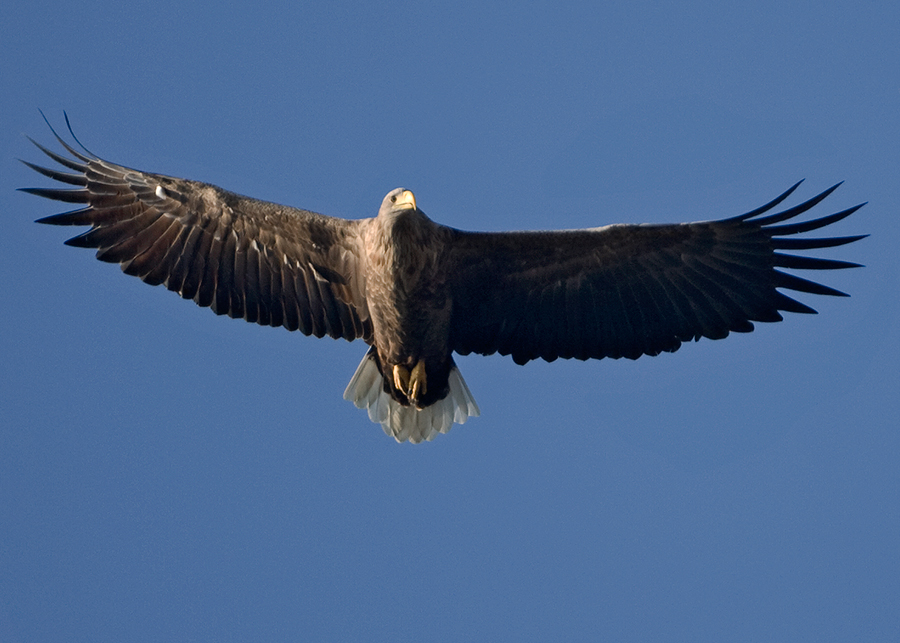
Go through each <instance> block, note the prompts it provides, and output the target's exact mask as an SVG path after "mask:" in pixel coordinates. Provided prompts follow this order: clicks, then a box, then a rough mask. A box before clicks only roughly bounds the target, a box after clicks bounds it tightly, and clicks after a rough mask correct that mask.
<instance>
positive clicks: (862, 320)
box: [0, 0, 900, 641]
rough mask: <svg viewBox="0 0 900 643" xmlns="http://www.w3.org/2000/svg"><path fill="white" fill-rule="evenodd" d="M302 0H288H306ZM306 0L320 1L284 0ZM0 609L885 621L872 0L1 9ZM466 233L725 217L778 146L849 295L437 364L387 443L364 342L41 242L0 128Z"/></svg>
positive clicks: (253, 629)
mask: <svg viewBox="0 0 900 643" xmlns="http://www.w3.org/2000/svg"><path fill="white" fill-rule="evenodd" d="M304 5H309V6H304ZM313 5H315V6H313ZM0 52H2V60H3V65H0V125H2V127H0V212H2V214H3V220H4V225H5V230H4V234H3V236H2V240H0V274H2V276H3V288H4V293H5V297H4V304H3V306H4V308H3V310H4V311H5V314H3V315H2V316H0V342H2V355H3V366H2V368H0V569H2V572H0V640H3V641H59V640H71V641H82V640H83V641H123V640H127V641H159V640H172V641H182V640H184V641H186V640H193V641H231V640H234V641H244V640H269V641H295V640H308V641H348V640H366V641H479V640H495V641H502V640H515V641H520V640H566V641H597V640H615V641H646V640H656V641H666V640H673V641H674V640H679V641H681V640H692V641H723V640H730V641H739V640H747V641H760V640H766V641H788V640H790V641H794V640H798V639H799V640H817V641H848V640H867V641H890V640H897V639H898V638H900V610H898V605H900V580H898V579H900V553H898V552H900V548H898V546H897V545H898V542H900V475H898V471H900V468H898V456H900V431H898V429H900V422H898V419H897V418H898V416H900V375H898V369H897V363H898V360H900V332H898V330H897V329H898V327H900V299H898V297H897V292H898V290H900V270H898V262H897V254H896V248H897V247H898V244H900V226H898V223H897V222H898V208H900V181H898V168H900V67H898V64H897V61H898V60H900V8H898V6H897V5H896V3H888V2H864V3H855V5H853V6H851V5H850V4H849V3H837V2H825V3H807V2H795V1H788V2H784V1H780V2H760V3H720V2H685V3H662V2H628V3H624V2H623V3H578V2H556V3H548V2H544V3H539V2H536V3H526V4H522V3H512V2H502V3H452V4H446V5H444V4H442V3H434V2H431V3H421V4H418V3H392V4H390V5H379V4H377V3H363V2H330V3H264V4H261V5H257V6H254V7H253V8H249V7H243V6H238V5H236V6H233V7H229V8H227V9H226V8H224V7H223V5H221V4H220V3H209V2H195V3H167V2H152V3H150V2H133V3H125V4H123V3H109V2H94V3H89V4H87V5H83V4H82V5H79V4H73V3H59V2H41V1H39V0H38V1H35V0H29V2H21V1H19V0H10V1H7V2H5V3H3V6H2V8H0ZM39 109H42V110H44V112H45V113H46V114H47V116H48V118H49V119H50V120H51V122H52V123H54V125H56V126H58V127H60V128H62V127H64V125H63V120H62V111H63V110H66V111H67V112H68V114H69V116H70V118H71V120H72V124H73V127H74V129H75V132H76V133H77V134H78V136H79V138H80V139H81V140H82V142H84V143H85V145H87V146H88V148H90V149H91V150H93V151H94V152H96V153H97V154H99V155H101V156H103V157H105V158H108V159H110V160H112V161H116V162H120V163H123V164H126V165H130V166H133V167H138V168H141V169H146V170H150V171H157V172H162V173H166V174H172V175H176V176H184V177H188V178H194V179H200V180H204V181H208V182H211V183H215V184H217V185H221V186H224V187H226V188H228V189H231V190H233V191H236V192H241V193H244V194H248V195H251V196H254V197H257V198H262V199H267V200H272V201H277V202H282V203H287V204H291V205H296V206H300V207H304V208H308V209H311V210H315V211H318V212H323V213H326V214H331V215H336V216H344V217H350V218H354V217H363V216H372V215H374V214H375V212H376V211H377V208H378V205H379V204H380V202H381V199H382V197H383V196H384V194H386V193H387V192H388V191H389V190H390V189H392V188H394V187H397V186H399V185H403V186H405V187H408V188H410V189H413V190H414V191H415V192H416V196H417V199H418V202H419V206H420V207H421V208H422V209H423V210H424V211H425V212H427V213H428V214H429V215H430V216H431V217H432V218H434V219H435V220H437V221H440V222H442V223H445V224H447V225H452V226H454V227H458V228H465V229H490V230H504V229H519V228H573V227H586V226H595V225H602V224H605V223H613V222H634V223H637V222H671V221H688V220H699V219H709V218H718V217H724V216H728V215H734V214H739V213H742V212H745V211H747V210H749V209H752V208H754V207H756V206H758V205H761V204H762V203H764V202H766V201H768V200H770V199H771V198H773V197H774V196H775V195H777V194H779V193H780V192H782V191H783V190H784V189H786V188H787V187H788V186H790V185H791V184H793V183H794V182H795V181H796V180H798V179H801V178H805V179H806V182H805V183H804V184H803V186H801V188H800V190H799V192H798V194H797V197H796V198H795V199H794V200H792V201H791V202H792V203H795V202H798V201H799V200H801V199H804V198H806V197H809V196H811V195H812V194H814V193H816V192H817V191H820V190H822V189H824V188H826V187H828V186H830V185H831V184H833V183H835V182H837V181H840V180H845V181H846V183H845V184H844V186H842V187H841V188H840V189H839V190H838V191H837V192H836V193H835V194H834V195H833V196H831V197H830V198H829V199H828V200H827V201H826V202H825V203H824V204H823V205H822V206H819V208H818V209H817V210H818V212H819V213H821V214H827V213H830V212H834V211H837V210H838V209H843V208H846V207H849V206H852V205H855V204H856V203H859V202H862V201H869V205H867V206H866V207H865V208H863V209H862V210H861V211H860V212H859V213H857V214H856V215H854V216H853V217H851V218H850V219H848V220H846V221H844V222H841V223H840V224H838V225H836V226H835V227H834V233H836V234H859V233H869V234H871V237H870V238H868V239H866V240H864V241H861V242H859V243H856V244H853V245H851V246H848V247H845V248H841V249H835V250H833V251H825V252H824V253H823V256H829V257H834V258H841V259H847V260H852V261H858V262H860V263H863V264H866V266H867V267H866V268H864V269H861V270H853V271H844V272H843V273H841V274H829V275H824V276H823V279H824V280H825V282H826V283H828V284H829V285H832V286H834V287H837V288H839V289H841V290H845V291H847V292H849V293H851V294H852V297H851V298H850V299H825V298H822V297H814V296H802V297H801V299H802V300H803V301H804V302H806V303H808V304H810V305H812V306H813V307H815V308H817V309H818V310H819V312H820V314H819V315H817V316H800V315H791V316H789V317H788V318H787V319H786V321H785V322H784V323H780V324H771V325H760V326H759V327H758V329H757V331H756V332H754V333H752V334H750V335H746V336H734V337H730V338H728V339H727V340H724V341H716V342H713V341H706V340H704V341H701V342H699V343H696V344H691V345H687V346H684V347H682V349H681V350H680V351H679V352H678V353H676V354H674V355H663V356H660V357H657V358H642V359H640V360H637V361H634V362H630V361H627V360H620V361H612V360H604V361H600V362H590V363H582V362H565V361H557V362H555V363H553V364H545V363H531V364H529V365H528V366H526V367H518V366H515V365H514V364H513V363H512V361H511V360H508V359H503V358H500V357H498V356H493V357H488V358H485V357H476V356H471V357H466V358H459V359H458V363H459V365H460V368H461V370H462V372H463V374H464V376H465V378H466V380H467V382H468V383H469V385H470V387H471V389H472V392H473V394H474V395H475V398H476V399H477V400H478V402H479V404H480V406H481V410H482V417H480V418H476V419H474V420H472V421H470V422H469V423H468V424H466V425H465V426H456V427H454V429H453V430H452V431H451V432H450V433H449V435H447V436H441V437H439V438H438V439H437V440H435V441H434V442H433V443H430V444H426V445H420V446H411V445H408V444H406V445H398V444H396V443H394V442H393V441H392V440H391V439H389V438H387V437H386V436H384V434H383V433H382V432H381V430H380V428H379V427H378V426H376V425H373V424H372V423H370V422H369V421H368V419H367V418H366V416H365V414H364V413H363V412H362V411H359V410H357V409H355V408H354V407H353V406H352V405H351V404H349V403H347V402H345V401H344V400H342V399H341V393H342V392H343V389H344V386H345V385H346V383H347V381H348V380H349V378H350V376H351V375H352V374H353V370H354V368H355V367H356V365H357V363H358V362H359V360H360V359H361V357H362V355H363V353H364V352H365V347H364V345H362V344H354V345H350V344H346V343H345V342H343V341H340V342H335V341H332V340H316V339H313V338H308V337H304V336H302V335H299V334H296V333H295V334H291V333H288V332H286V331H284V330H280V329H270V328H260V327H258V326H255V325H249V324H246V323H243V322H238V321H233V320H229V319H225V318H219V317H216V316H215V315H213V314H212V313H210V312H209V311H208V310H204V309H199V308H197V307H195V306H193V305H192V304H190V303H188V302H184V301H182V300H181V299H180V298H178V297H176V296H174V295H173V294H171V293H169V292H167V291H164V290H163V289H161V288H150V287H147V286H145V285H144V284H141V283H140V282H139V281H138V280H136V279H133V278H131V277H126V276H124V275H122V274H121V273H120V271H119V270H118V269H117V268H116V267H114V266H110V265H107V264H101V263H100V262H97V261H95V260H94V259H93V256H92V253H91V252H89V251H85V250H78V249H73V248H68V247H65V246H63V245H62V241H63V240H64V239H66V238H68V237H69V236H71V235H70V234H69V233H70V232H72V231H71V230H67V229H55V228H48V227H43V226H38V225H35V224H34V223H33V220H34V219H36V218H39V217H42V216H46V215H48V214H53V213H56V212H59V211H62V209H64V208H62V209H61V208H59V207H57V205H55V204H53V203H50V202H48V201H43V200H40V199H36V198H34V197H32V196H29V195H27V194H23V193H20V192H15V191H14V188H16V187H24V186H35V185H47V184H48V183H49V182H48V181H46V180H44V179H42V178H41V177H39V176H37V175H35V174H34V173H32V172H31V171H30V170H28V169H27V168H26V167H24V166H22V165H21V164H19V163H17V162H16V161H15V160H14V159H16V158H24V159H27V160H32V161H38V160H41V159H40V156H39V152H37V150H35V149H34V148H32V147H31V145H30V144H29V143H28V142H27V140H26V139H25V138H24V137H23V136H22V135H23V134H28V135H30V136H32V137H34V138H36V139H37V140H38V141H40V142H43V143H44V144H52V143H53V141H52V138H51V135H50V133H49V131H48V130H47V128H46V126H45V125H44V123H43V121H42V120H41V117H40V114H39V113H38V110H39Z"/></svg>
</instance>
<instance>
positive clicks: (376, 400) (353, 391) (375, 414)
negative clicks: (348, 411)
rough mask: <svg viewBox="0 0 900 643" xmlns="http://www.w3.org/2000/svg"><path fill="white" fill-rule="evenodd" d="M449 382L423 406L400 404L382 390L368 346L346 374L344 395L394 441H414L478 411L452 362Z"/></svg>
mask: <svg viewBox="0 0 900 643" xmlns="http://www.w3.org/2000/svg"><path fill="white" fill-rule="evenodd" d="M449 382H450V392H449V393H448V394H447V397H445V398H444V399H442V400H439V401H437V402H435V403H434V404H432V405H431V406H428V407H426V408H424V409H417V408H415V407H414V406H403V405H401V404H400V403H398V402H397V401H396V400H394V399H393V398H391V396H390V395H388V394H387V393H386V392H385V391H384V386H383V377H382V375H381V371H380V370H379V369H378V363H377V361H376V358H375V355H374V351H373V350H372V349H370V350H369V352H368V353H366V356H365V357H363V359H362V361H361V362H360V363H359V366H358V367H357V369H356V372H355V373H354V374H353V377H352V378H350V383H349V384H348V385H347V389H346V390H345V391H344V399H345V400H349V401H351V402H353V404H354V405H355V406H356V408H358V409H366V410H367V411H368V412H369V419H370V420H372V422H375V423H376V424H380V425H381V428H382V429H384V432H385V433H386V434H387V435H389V436H391V437H393V438H394V439H395V440H397V442H406V441H409V442H412V443H413V444H418V443H419V442H422V441H423V440H428V441H430V440H433V439H434V438H435V436H436V435H437V434H439V433H446V432H447V431H449V430H450V427H452V426H453V423H454V422H455V423H457V424H465V423H466V420H468V419H469V418H470V417H477V416H478V415H480V414H481V411H480V410H479V409H478V404H476V403H475V398H473V397H472V392H471V391H469V387H468V386H467V385H466V382H465V380H464V379H463V378H462V375H460V373H459V369H458V368H457V367H456V365H455V364H454V365H453V367H452V369H451V370H450V378H449Z"/></svg>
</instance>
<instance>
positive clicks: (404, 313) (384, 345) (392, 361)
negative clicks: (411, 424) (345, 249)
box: [365, 188, 454, 409]
mask: <svg viewBox="0 0 900 643" xmlns="http://www.w3.org/2000/svg"><path fill="white" fill-rule="evenodd" d="M403 195H406V196H405V197H404V198H405V200H404V201H403V202H402V203H401V204H400V206H399V207H398V203H397V198H398V197H402V196H403ZM392 199H393V201H392ZM451 235H452V230H451V229H450V228H446V227H444V226H441V225H439V224H437V223H435V222H434V221H432V220H431V219H429V218H428V217H427V216H426V215H425V214H424V213H423V212H422V211H421V210H419V209H418V208H417V207H416V205H415V198H414V197H413V196H412V193H411V192H409V191H408V190H404V189H403V188H397V189H396V190H393V191H391V192H390V194H388V195H387V196H386V197H385V199H384V203H383V204H382V206H381V208H380V209H379V212H378V216H377V217H376V218H375V219H373V220H371V221H370V222H369V224H368V226H367V231H366V242H365V248H366V255H365V256H366V262H365V272H366V300H367V301H368V302H369V314H370V315H371V318H372V330H373V336H374V346H375V349H376V352H377V357H378V364H379V369H380V370H381V371H382V373H385V374H386V375H385V389H386V391H387V392H388V393H389V394H390V395H391V397H392V398H393V399H394V400H396V401H397V402H399V403H400V404H402V405H408V404H413V405H415V406H416V407H418V408H419V409H422V408H426V407H428V406H430V405H431V404H434V403H435V402H437V401H438V400H441V399H443V398H445V397H446V395H447V392H448V386H449V385H448V378H449V374H450V370H451V368H453V367H454V363H453V358H452V350H451V348H450V346H449V329H450V318H451V314H452V301H451V298H450V296H449V292H448V289H447V281H446V276H445V275H446V270H445V268H444V262H445V260H446V257H447V252H446V250H447V247H448V242H449V240H450V237H451ZM419 362H422V363H423V367H424V369H425V381H426V382H427V386H426V389H425V391H423V392H422V394H421V396H418V397H417V399H410V398H409V396H408V394H407V392H406V391H403V390H401V388H400V387H398V386H397V382H395V380H394V377H393V372H394V368H395V367H400V368H402V369H405V370H406V371H410V372H411V371H412V370H413V369H414V368H415V367H416V365H417V364H419Z"/></svg>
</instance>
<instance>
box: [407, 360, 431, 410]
mask: <svg viewBox="0 0 900 643" xmlns="http://www.w3.org/2000/svg"><path fill="white" fill-rule="evenodd" d="M409 389H410V391H409V399H411V400H412V401H414V402H417V401H418V400H419V394H420V393H421V394H422V395H424V394H425V393H427V392H428V383H427V381H426V378H425V360H421V359H420V360H419V363H418V364H416V365H415V366H414V367H413V370H412V373H411V374H410V377H409Z"/></svg>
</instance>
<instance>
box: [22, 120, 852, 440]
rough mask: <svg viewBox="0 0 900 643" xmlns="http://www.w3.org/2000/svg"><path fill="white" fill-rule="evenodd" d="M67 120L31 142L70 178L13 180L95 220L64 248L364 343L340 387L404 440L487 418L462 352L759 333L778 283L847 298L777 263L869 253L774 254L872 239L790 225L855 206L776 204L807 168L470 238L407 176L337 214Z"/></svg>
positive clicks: (618, 350)
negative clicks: (578, 223)
mask: <svg viewBox="0 0 900 643" xmlns="http://www.w3.org/2000/svg"><path fill="white" fill-rule="evenodd" d="M45 120H46V119H45ZM66 124H67V125H68V129H69V133H70V135H71V136H72V138H73V139H74V142H75V144H76V145H77V146H78V147H79V148H80V149H76V147H74V146H73V145H70V144H69V143H67V142H66V141H65V140H64V139H63V138H62V137H61V136H59V134H57V132H56V131H55V130H54V129H53V127H52V126H50V123H49V122H47V125H48V126H50V130H51V131H52V133H53V135H54V136H55V138H56V140H57V141H58V142H59V144H60V145H61V146H62V147H63V149H64V150H65V151H66V152H68V156H66V155H64V154H60V153H57V152H54V151H52V150H50V149H48V148H46V147H44V146H42V145H41V144H39V143H37V142H36V141H34V140H33V139H31V138H29V140H30V141H31V142H32V143H34V145H36V146H37V147H38V149H40V150H41V151H42V152H43V153H44V154H46V155H47V156H48V157H49V158H50V159H52V160H53V161H55V162H56V163H58V164H59V165H60V166H62V167H63V168H65V169H66V170H69V171H64V170H62V169H50V168H47V167H43V166H40V165H36V164H34V163H30V162H27V161H22V162H23V163H24V164H25V165H27V166H28V167H30V168H32V169H33V170H35V171H37V172H39V173H40V174H42V175H44V176H45V177H48V178H50V179H53V180H55V181H58V182H60V183H63V184H66V185H67V187H63V188H58V187H57V188H43V187H40V188H21V189H22V191H24V192H27V193H30V194H34V195H37V196H41V197H46V198H48V199H53V200H56V201H62V202H66V203H73V204H77V206H76V207H77V209H75V210H72V211H68V212H65V213H62V214H56V215H52V216H47V217H44V218H41V219H38V220H37V222H38V223H45V224H52V225H63V226H90V229H89V230H87V231H86V232H83V233H82V234H79V235H78V236H75V237H73V238H71V239H69V240H68V241H66V244H67V245H70V246H75V247H80V248H95V249H96V250H97V254H96V256H97V258H98V259H100V260H101V261H106V262H110V263H117V264H119V265H120V266H121V269H122V270H123V271H124V272H125V273H127V274H129V275H134V276H136V277H139V278H140V279H141V280H143V281H144V282H146V283H148V284H151V285H163V286H165V287H166V288H167V289H169V290H172V291H174V292H176V293H178V294H179V295H181V296H182V297H183V298H185V299H192V300H193V301H194V302H195V303H196V304H198V305H200V306H205V307H208V308H210V309H212V311H213V312H215V313H216V314H219V315H228V316H229V317H234V318H241V319H245V320H247V321H248V322H255V323H257V324H260V325H263V326H283V327H285V328H287V329H288V330H299V331H300V332H301V333H303V334H304V335H314V336H316V337H324V336H326V335H328V336H329V337H333V338H336V339H337V338H343V339H346V340H349V341H352V340H355V339H362V340H363V341H364V342H365V343H366V344H368V345H369V349H368V352H367V353H366V354H365V356H364V357H363V359H362V362H361V363H360V365H359V367H358V368H357V369H356V372H355V373H354V375H353V377H352V378H351V380H350V383H349V385H348V386H347V389H346V391H345V392H344V398H345V399H347V400H349V401H351V402H353V404H355V405H356V406H357V407H358V408H365V409H367V411H368V415H369V418H370V419H371V420H372V421H373V422H375V423H377V424H380V425H381V426H382V428H383V429H384V431H385V433H386V434H388V435H390V436H392V437H393V438H395V439H396V440H397V441H398V442H404V441H407V440H408V441H409V442H412V443H419V442H421V441H423V440H432V439H433V438H434V437H435V436H436V435H438V434H440V433H446V432H447V431H448V430H449V429H450V428H451V426H452V425H453V424H454V423H459V424H463V423H465V422H466V420H467V419H468V418H470V417H473V416H477V415H479V414H480V411H479V408H478V405H477V404H476V403H475V399H474V397H473V396H472V393H471V392H470V390H469V388H468V386H467V385H466V382H465V380H464V379H463V378H462V375H461V374H460V372H459V370H458V368H457V366H456V364H455V362H454V360H453V353H458V354H460V355H468V354H470V353H478V354H481V355H491V354H494V353H499V354H500V355H509V356H510V357H512V359H513V360H514V361H515V362H516V363H517V364H525V363H527V362H529V361H531V360H534V359H539V358H540V359H543V360H546V361H548V362H552V361H554V360H556V359H557V358H564V359H569V358H575V359H580V360H587V359H601V358H604V357H610V358H613V359H618V358H622V357H626V358H629V359H637V358H638V357H640V356H642V355H658V354H660V353H662V352H674V351H676V350H677V349H678V348H679V347H680V346H681V344H682V343H683V342H688V341H691V340H695V341H696V340H699V339H700V338H701V337H707V338H710V339H721V338H724V337H726V336H727V335H728V334H729V333H731V332H732V331H734V332H739V333H746V332H750V331H752V330H753V328H754V326H753V322H777V321H781V320H782V319H783V318H782V315H781V312H782V311H784V312H791V313H815V312H816V311H815V310H813V309H812V308H810V307H809V306H807V305H806V304H803V303H801V302H799V301H797V300H795V299H793V298H792V297H790V296H788V295H787V294H785V293H784V292H782V291H783V290H787V291H798V292H802V293H810V294H815V295H833V296H847V295H846V294H845V293H843V292H840V291H838V290H835V289H833V288H830V287H828V286H825V285H822V284H820V283H817V282H814V281H810V280H807V279H804V278H801V277H798V276H796V275H794V274H792V273H788V272H785V271H784V270H783V269H802V270H834V269H842V268H851V267H858V266H859V265H860V264H857V263H850V262H847V261H839V260H835V259H822V258H817V257H810V256H805V255H796V254H789V253H785V252H782V251H803V250H814V249H820V248H829V247H834V246H841V245H844V244H848V243H851V242H854V241H857V240H859V239H862V238H863V237H865V236H866V235H854V236H842V237H828V238H812V237H802V236H797V235H800V234H802V233H806V232H810V231H813V230H817V229H820V228H824V227H826V226H828V225H830V224H832V223H835V222H837V221H840V220H842V219H844V218H845V217H848V216H850V215H851V214H853V213H854V212H856V211H857V210H858V209H859V208H861V207H862V206H863V205H865V203H863V204H860V205H857V206H854V207H851V208H848V209H845V210H842V211H840V212H837V213H835V214H831V215H828V216H822V217H820V218H816V219H811V220H805V221H797V220H796V219H795V217H798V216H799V215H801V214H803V213H805V212H807V211H808V210H810V209H811V208H813V207H814V206H816V205H817V204H818V203H819V202H821V201H822V200H823V199H825V198H826V197H827V196H828V195H830V194H831V193H832V192H833V191H834V190H835V189H836V188H837V187H838V186H839V185H840V183H838V184H837V185H835V186H833V187H830V188H828V189H827V190H825V191H824V192H822V193H821V194H818V195H817V196H814V197H812V198H810V199H809V200H807V201H805V202H803V203H800V204H799V205H794V206H793V207H790V208H788V209H784V210H781V211H779V212H775V213H771V211H772V210H773V209H775V208H776V207H777V206H779V205H780V204H781V203H782V202H783V201H785V200H786V199H787V198H788V197H789V196H790V195H791V194H792V193H793V192H794V191H795V190H796V189H797V187H798V186H799V185H800V183H801V182H802V181H801V182H798V183H796V184H795V185H793V186H792V187H791V188H790V189H788V190H787V191H785V192H784V193H782V194H781V195H779V196H778V197H776V198H775V199H773V200H772V201H769V202H768V203H766V204H765V205H763V206H761V207H759V208H756V209H754V210H751V211H750V212H747V213H745V214H741V215H739V216H732V217H730V218H725V219H720V220H715V221H701V222H696V223H676V224H669V225H657V224H653V225H648V224H644V225H635V224H614V225H605V226H601V227H597V228H587V229H579V230H552V231H518V232H466V231H463V230H457V229H455V228H451V227H448V226H444V225H441V224H439V223H436V222H434V221H432V220H431V219H430V218H429V217H428V216H426V215H425V213H424V212H423V211H422V210H421V209H420V208H419V206H418V203H417V201H416V198H415V196H414V195H413V193H412V192H411V191H410V190H407V189H405V188H397V189H395V190H391V191H390V192H389V193H388V194H387V196H386V197H384V200H383V201H382V203H381V207H380V208H379V209H378V213H377V215H376V216H374V217H371V218H365V219H355V220H350V219H341V218H335V217H330V216H325V215H322V214H317V213H315V212H310V211H308V210H302V209H298V208H294V207H288V206H284V205H278V204H276V203H270V202H267V201H259V200H257V199H253V198H249V197H246V196H241V195H239V194H235V193H233V192H229V191H227V190H223V189H222V188H219V187H216V186H214V185H210V184H207V183H201V182H198V181H191V180H186V179H181V178H175V177H171V176H165V175H162V174H154V173H151V172H143V171H140V170H135V169H131V168H129V167H125V166H123V165H117V164H115V163H111V162H109V161H105V160H103V159H102V158H100V157H98V156H96V155H94V154H92V153H91V152H90V151H88V150H87V148H85V147H84V146H83V145H81V143H80V141H78V139H77V137H75V135H74V133H73V132H72V128H71V125H69V120H68V117H66Z"/></svg>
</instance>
